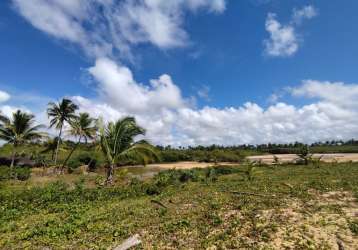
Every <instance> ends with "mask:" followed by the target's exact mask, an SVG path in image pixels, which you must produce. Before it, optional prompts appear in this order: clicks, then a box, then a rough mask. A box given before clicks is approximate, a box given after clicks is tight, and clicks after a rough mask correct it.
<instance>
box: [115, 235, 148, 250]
mask: <svg viewBox="0 0 358 250" xmlns="http://www.w3.org/2000/svg"><path fill="white" fill-rule="evenodd" d="M141 243H142V241H141V240H140V239H139V235H138V234H135V235H133V236H132V237H130V238H128V239H126V240H125V241H124V242H123V243H122V244H121V245H119V246H117V247H115V248H114V249H113V250H127V249H129V248H131V247H134V246H136V245H139V244H141Z"/></svg>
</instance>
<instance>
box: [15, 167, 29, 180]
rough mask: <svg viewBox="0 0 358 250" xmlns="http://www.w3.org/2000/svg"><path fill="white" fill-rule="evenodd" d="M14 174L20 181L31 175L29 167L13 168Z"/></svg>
mask: <svg viewBox="0 0 358 250" xmlns="http://www.w3.org/2000/svg"><path fill="white" fill-rule="evenodd" d="M15 176H16V178H17V179H18V180H20V181H26V180H28V179H29V178H30V176H31V169H30V168H28V167H24V168H15Z"/></svg>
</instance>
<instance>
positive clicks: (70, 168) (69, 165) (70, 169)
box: [67, 158, 82, 174]
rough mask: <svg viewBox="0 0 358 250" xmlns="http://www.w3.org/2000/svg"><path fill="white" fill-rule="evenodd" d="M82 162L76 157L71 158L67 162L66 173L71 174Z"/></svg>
mask: <svg viewBox="0 0 358 250" xmlns="http://www.w3.org/2000/svg"><path fill="white" fill-rule="evenodd" d="M81 165H82V163H81V162H80V161H79V160H78V159H75V158H74V159H71V160H69V161H68V163H67V169H68V173H69V174H72V173H73V172H74V171H75V170H76V169H77V168H78V167H79V166H81Z"/></svg>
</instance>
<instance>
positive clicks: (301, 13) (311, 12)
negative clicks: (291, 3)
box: [292, 5, 318, 25]
mask: <svg viewBox="0 0 358 250" xmlns="http://www.w3.org/2000/svg"><path fill="white" fill-rule="evenodd" d="M317 15H318V11H317V9H316V8H315V7H314V6H312V5H307V6H304V7H303V8H302V9H294V10H293V15H292V22H294V23H295V24H298V25H300V24H301V23H302V21H303V20H304V19H312V18H313V17H315V16H317Z"/></svg>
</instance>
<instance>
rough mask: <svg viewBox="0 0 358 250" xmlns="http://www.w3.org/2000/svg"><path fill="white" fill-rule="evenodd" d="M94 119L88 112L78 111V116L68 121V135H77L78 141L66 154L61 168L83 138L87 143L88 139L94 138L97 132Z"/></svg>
mask: <svg viewBox="0 0 358 250" xmlns="http://www.w3.org/2000/svg"><path fill="white" fill-rule="evenodd" d="M95 123H96V119H94V118H92V117H90V115H89V114H88V113H80V114H79V116H78V117H76V118H75V119H73V120H72V121H71V122H70V126H71V128H70V130H69V131H68V133H69V135H71V136H74V137H77V138H78V141H77V143H76V144H75V146H74V147H73V148H72V150H71V152H70V153H69V154H68V156H67V158H66V159H65V161H64V162H63V164H62V168H64V166H65V165H66V163H67V161H68V160H69V159H70V157H71V156H72V154H73V152H74V151H75V150H76V148H77V147H78V145H79V144H80V143H81V140H82V139H84V140H85V142H86V143H87V141H88V139H94V137H95V136H96V132H97V126H96V124H95Z"/></svg>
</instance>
